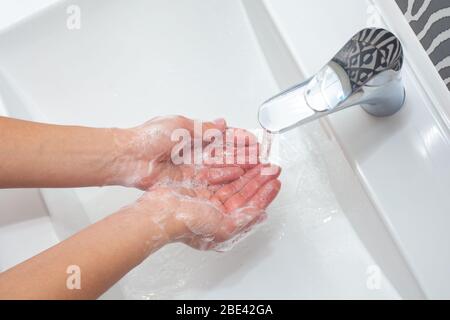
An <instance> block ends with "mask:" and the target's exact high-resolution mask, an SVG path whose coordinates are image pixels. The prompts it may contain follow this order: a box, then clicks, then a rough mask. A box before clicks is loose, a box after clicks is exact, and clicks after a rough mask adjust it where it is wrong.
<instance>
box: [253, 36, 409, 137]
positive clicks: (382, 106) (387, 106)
mask: <svg viewBox="0 0 450 320" xmlns="http://www.w3.org/2000/svg"><path fill="white" fill-rule="evenodd" d="M402 65H403V50H402V46H401V43H400V41H399V40H398V39H397V37H396V36H395V35H393V34H392V33H391V32H389V31H387V30H384V29H380V28H367V29H364V30H361V31H360V32H358V33H357V34H355V35H354V36H353V37H352V38H351V39H350V41H348V42H347V43H346V44H345V46H344V47H343V48H342V49H341V50H340V51H339V52H338V53H337V54H336V55H335V56H334V57H333V58H332V59H331V61H329V62H328V63H327V64H326V65H325V66H324V67H323V68H322V69H321V70H320V71H319V72H318V73H317V74H316V75H314V76H313V77H311V78H309V79H308V80H306V81H305V82H302V83H300V84H297V85H295V86H294V87H292V88H290V89H287V90H286V91H283V92H281V93H280V94H278V95H276V96H274V97H272V98H271V99H269V100H267V101H266V102H264V103H263V104H262V105H261V107H260V108H259V113H258V119H259V123H260V124H261V126H262V127H263V128H264V129H265V130H266V131H268V132H270V133H283V132H285V131H288V130H290V129H293V128H295V127H297V126H300V125H302V124H305V123H307V122H310V121H313V120H315V119H318V118H320V117H323V116H325V115H328V114H330V113H333V112H337V111H339V110H342V109H345V108H348V107H351V106H355V105H360V106H361V107H362V108H363V109H364V110H365V111H366V112H368V113H369V114H371V115H373V116H376V117H385V116H390V115H393V114H394V113H396V112H397V111H398V110H400V108H401V107H402V106H403V104H404V102H405V97H406V94H405V89H404V86H403V84H402V81H401V76H400V71H401V68H402Z"/></svg>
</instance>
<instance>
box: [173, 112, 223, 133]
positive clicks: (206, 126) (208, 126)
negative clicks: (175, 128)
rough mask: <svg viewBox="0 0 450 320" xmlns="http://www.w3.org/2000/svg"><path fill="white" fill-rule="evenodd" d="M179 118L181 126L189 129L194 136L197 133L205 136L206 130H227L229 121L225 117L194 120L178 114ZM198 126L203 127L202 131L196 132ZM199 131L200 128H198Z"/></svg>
mask: <svg viewBox="0 0 450 320" xmlns="http://www.w3.org/2000/svg"><path fill="white" fill-rule="evenodd" d="M177 120H178V125H179V126H180V127H181V128H184V129H187V130H188V131H189V132H190V134H191V136H192V137H194V138H197V137H196V136H195V135H200V134H201V137H200V136H199V137H198V138H202V139H203V137H205V132H206V131H207V130H212V129H215V130H218V131H219V132H225V129H226V127H227V123H226V121H225V119H222V118H221V119H217V120H214V121H211V122H207V121H201V120H193V119H190V118H187V117H183V116H178V117H177ZM197 127H200V128H201V132H196V129H197ZM197 131H198V130H197Z"/></svg>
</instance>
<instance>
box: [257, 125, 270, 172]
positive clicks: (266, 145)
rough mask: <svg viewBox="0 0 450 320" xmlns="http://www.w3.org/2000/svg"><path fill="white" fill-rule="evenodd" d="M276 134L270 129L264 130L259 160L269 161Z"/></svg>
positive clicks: (262, 161)
mask: <svg viewBox="0 0 450 320" xmlns="http://www.w3.org/2000/svg"><path fill="white" fill-rule="evenodd" d="M273 138H274V135H273V134H272V133H270V132H269V131H266V130H264V133H263V137H262V142H261V152H260V155H259V161H260V162H261V163H263V164H265V163H269V162H270V161H269V159H270V152H271V150H272V143H273Z"/></svg>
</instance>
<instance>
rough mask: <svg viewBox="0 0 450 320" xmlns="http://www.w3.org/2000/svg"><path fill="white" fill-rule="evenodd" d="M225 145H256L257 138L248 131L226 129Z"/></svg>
mask: <svg viewBox="0 0 450 320" xmlns="http://www.w3.org/2000/svg"><path fill="white" fill-rule="evenodd" d="M225 143H226V144H231V145H232V146H235V147H237V146H251V145H255V144H258V138H257V137H256V136H255V135H254V134H253V133H251V132H250V131H248V130H245V129H241V128H227V130H226V134H225Z"/></svg>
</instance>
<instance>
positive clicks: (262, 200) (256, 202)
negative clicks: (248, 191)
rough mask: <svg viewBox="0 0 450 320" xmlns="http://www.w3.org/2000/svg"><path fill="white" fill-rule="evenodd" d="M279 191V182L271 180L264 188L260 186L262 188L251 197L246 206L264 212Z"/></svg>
mask: <svg viewBox="0 0 450 320" xmlns="http://www.w3.org/2000/svg"><path fill="white" fill-rule="evenodd" d="M280 189H281V182H280V180H272V181H270V182H267V183H266V184H265V185H264V186H262V188H260V189H259V190H258V192H256V193H255V194H254V195H253V197H252V198H251V199H250V201H249V202H248V203H247V205H248V206H250V207H255V208H258V209H261V210H264V209H266V208H267V207H268V206H269V204H270V203H271V202H272V201H273V200H274V199H275V198H276V196H277V194H278V192H279V191H280Z"/></svg>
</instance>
